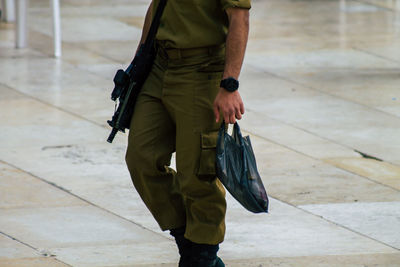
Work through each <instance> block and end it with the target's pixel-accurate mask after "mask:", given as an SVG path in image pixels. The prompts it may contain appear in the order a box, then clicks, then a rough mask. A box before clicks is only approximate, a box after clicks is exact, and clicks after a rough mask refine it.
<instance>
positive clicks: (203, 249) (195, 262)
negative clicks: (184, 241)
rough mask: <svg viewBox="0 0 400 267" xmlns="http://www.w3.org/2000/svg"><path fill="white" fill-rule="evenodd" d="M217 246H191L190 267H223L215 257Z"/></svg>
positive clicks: (220, 261) (222, 263) (221, 262)
mask: <svg viewBox="0 0 400 267" xmlns="http://www.w3.org/2000/svg"><path fill="white" fill-rule="evenodd" d="M218 249H219V245H205V244H195V243H193V245H192V258H191V265H190V266H191V267H225V264H224V262H223V261H222V260H221V259H220V258H219V257H218V256H217V252H218Z"/></svg>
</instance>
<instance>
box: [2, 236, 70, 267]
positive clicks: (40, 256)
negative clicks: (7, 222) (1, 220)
mask: <svg viewBox="0 0 400 267" xmlns="http://www.w3.org/2000/svg"><path fill="white" fill-rule="evenodd" d="M0 235H3V236H5V237H7V238H9V239H11V240H13V241H15V242H18V243H19V244H21V245H23V246H24V247H28V248H30V249H32V250H34V251H35V252H36V253H37V254H38V256H37V257H34V258H32V257H22V258H16V259H31V258H32V259H38V258H39V259H40V258H48V256H45V255H44V254H43V252H41V251H40V250H39V248H35V247H34V246H31V245H29V244H28V243H26V242H24V241H22V240H20V239H18V238H15V237H13V236H11V235H9V234H7V233H4V232H3V231H1V230H0ZM51 258H53V259H54V260H56V261H58V262H60V263H62V264H64V265H66V266H71V267H72V265H70V264H68V263H66V262H63V261H61V260H60V259H57V258H56V257H51ZM11 260H12V259H11Z"/></svg>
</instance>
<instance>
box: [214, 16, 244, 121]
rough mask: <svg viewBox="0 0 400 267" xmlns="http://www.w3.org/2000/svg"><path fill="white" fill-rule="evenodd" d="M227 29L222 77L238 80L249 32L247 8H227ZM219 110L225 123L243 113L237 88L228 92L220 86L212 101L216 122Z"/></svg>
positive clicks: (234, 119)
mask: <svg viewBox="0 0 400 267" xmlns="http://www.w3.org/2000/svg"><path fill="white" fill-rule="evenodd" d="M226 13H227V14H228V18H229V29H228V35H227V38H226V55H225V69H224V74H223V79H225V78H228V77H232V78H234V79H236V80H238V78H239V75H240V70H241V68H242V64H243V59H244V54H245V51H246V45H247V39H248V34H249V10H248V9H242V8H228V9H226ZM220 112H221V113H222V116H223V119H224V120H225V122H226V123H235V122H236V119H238V120H240V119H241V118H242V114H244V105H243V101H242V98H241V97H240V94H239V92H238V90H236V91H234V92H229V91H227V90H226V89H224V88H222V87H221V88H220V90H219V92H218V95H217V97H216V98H215V101H214V114H215V118H216V122H219V121H220Z"/></svg>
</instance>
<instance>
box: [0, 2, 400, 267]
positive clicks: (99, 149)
mask: <svg viewBox="0 0 400 267" xmlns="http://www.w3.org/2000/svg"><path fill="white" fill-rule="evenodd" d="M148 2H149V1H148V0H136V1H132V0H113V1H105V0H101V1H100V0H97V1H94V0H85V1H78V0H63V1H61V4H62V8H61V15H62V34H63V44H62V45H63V57H62V58H61V59H54V58H52V57H51V53H52V46H51V35H50V33H51V14H50V10H49V6H48V1H44V0H36V1H30V8H29V19H28V23H29V47H28V48H26V49H19V50H16V49H14V25H13V24H11V23H9V24H6V23H0V266H1V267H11V266H27V267H36V266H38V267H42V266H54V267H58V266H60V267H61V266H96V267H97V266H98V267H106V266H107V267H109V266H132V267H133V266H134V267H138V266H147V267H151V266H152V267H155V266H159V267H161V266H168V267H169V266H177V261H178V256H177V252H176V249H175V245H174V242H173V241H172V239H171V238H170V237H169V236H168V234H167V233H162V232H161V231H160V230H159V229H158V227H157V225H156V223H155V222H154V221H153V219H152V218H151V216H150V214H149V212H148V211H147V210H146V208H145V207H144V205H143V203H142V202H141V201H140V198H139V196H138V195H137V193H136V192H135V190H134V189H133V187H132V185H131V182H130V178H129V175H128V173H127V170H126V167H125V164H124V152H125V146H126V136H124V135H118V136H117V138H116V140H115V142H114V143H113V144H112V145H110V144H108V143H106V142H105V140H106V137H107V136H108V133H109V129H108V127H107V126H106V120H107V119H109V118H110V115H111V114H112V112H113V109H114V105H113V103H112V102H111V101H110V99H109V95H110V91H111V88H112V78H113V75H114V73H115V71H116V70H117V69H118V68H120V67H126V66H127V64H128V63H129V61H130V60H131V57H132V54H133V51H134V50H135V47H136V44H137V41H138V38H139V34H140V27H141V25H142V21H143V15H144V12H145V10H146V7H147V5H148ZM240 80H241V88H240V91H241V94H242V97H243V99H244V101H245V105H246V114H245V117H244V119H243V120H242V121H241V122H240V125H241V126H242V129H243V130H244V131H245V132H246V133H248V134H250V135H251V138H252V142H253V146H254V150H255V153H256V155H257V160H258V166H259V170H260V173H261V175H262V178H263V181H264V184H265V185H266V187H267V190H268V193H269V195H270V199H271V203H270V205H271V206H270V213H269V214H268V215H266V214H258V215H253V214H250V213H248V212H247V211H245V210H244V209H243V208H241V206H239V204H237V203H236V202H235V201H234V200H233V199H232V198H231V197H230V196H228V206H229V209H228V213H227V235H226V240H225V242H224V243H223V244H222V245H221V251H220V255H221V257H223V258H224V260H225V261H226V262H227V266H232V267H250V266H251V267H266V266H285V267H286V266H293V267H303V266H304V267H317V266H318V267H320V266H324V267H330V266H338V267H339V266H340V267H341V266H346V267H350V266H351V267H353V266H400V252H399V249H400V192H399V191H400V1H399V0H397V1H396V0H353V1H346V0H312V1H311V0H297V1H293V0H253V9H252V10H251V34H250V40H249V45H248V51H247V54H246V59H245V64H244V68H243V72H242V75H241V77H240Z"/></svg>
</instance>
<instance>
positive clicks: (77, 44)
mask: <svg viewBox="0 0 400 267" xmlns="http://www.w3.org/2000/svg"><path fill="white" fill-rule="evenodd" d="M29 32H32V33H33V34H42V35H46V36H47V37H50V38H52V37H51V35H47V34H44V33H41V32H39V31H36V30H34V29H32V28H30V29H29ZM62 44H65V45H68V46H71V47H73V48H79V49H82V50H85V51H88V52H91V53H93V54H95V55H96V56H99V57H100V58H102V59H106V60H110V61H112V62H113V63H118V64H123V63H125V62H121V61H119V60H116V59H115V58H112V57H109V56H107V55H105V54H101V53H100V52H97V51H95V50H92V49H90V48H88V47H86V46H84V45H79V43H74V42H68V41H63V40H62V41H61V46H62ZM30 49H32V50H34V51H36V52H39V53H41V54H43V55H44V56H46V57H50V58H53V59H55V57H54V56H53V54H52V53H49V54H46V53H43V52H41V51H40V50H38V49H37V48H33V47H30ZM59 59H60V60H61V61H63V63H65V64H68V65H70V66H72V67H74V68H76V67H77V66H78V65H77V64H73V63H70V62H68V60H67V59H65V58H63V57H62V56H61V57H60V58H59ZM95 65H96V64H95ZM80 70H82V69H80ZM85 71H88V70H86V69H85ZM89 72H90V73H93V74H95V75H96V76H100V77H102V78H104V76H101V75H99V74H96V73H95V72H92V71H89Z"/></svg>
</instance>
